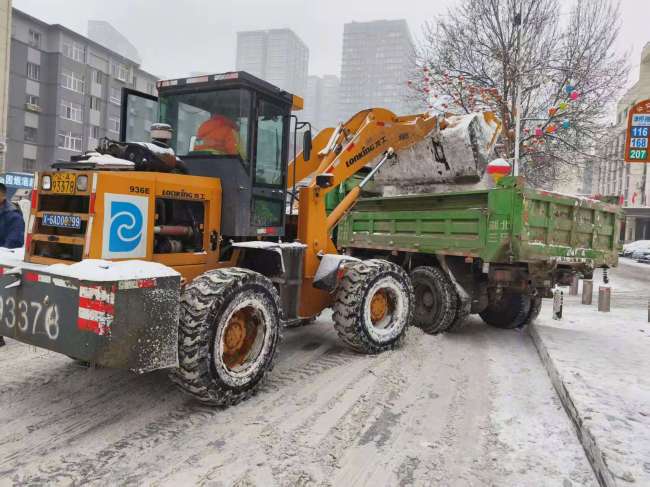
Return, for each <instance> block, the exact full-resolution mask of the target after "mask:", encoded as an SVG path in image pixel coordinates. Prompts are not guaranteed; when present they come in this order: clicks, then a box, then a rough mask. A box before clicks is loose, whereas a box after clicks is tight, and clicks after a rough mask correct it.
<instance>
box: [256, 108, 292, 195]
mask: <svg viewBox="0 0 650 487" xmlns="http://www.w3.org/2000/svg"><path fill="white" fill-rule="evenodd" d="M285 111H286V110H285ZM284 121H285V118H284V112H283V110H282V109H281V108H280V107H278V106H277V105H274V104H273V103H270V102H267V101H265V100H260V102H259V104H258V110H257V144H256V152H255V154H256V157H255V185H256V186H276V187H277V186H281V185H282V183H283V176H284V174H283V169H284V168H283V165H282V149H283V141H284Z"/></svg>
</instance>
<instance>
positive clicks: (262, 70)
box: [236, 29, 309, 97]
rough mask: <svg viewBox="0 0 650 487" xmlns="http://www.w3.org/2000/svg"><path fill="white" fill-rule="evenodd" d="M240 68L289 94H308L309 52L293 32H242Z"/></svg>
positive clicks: (239, 57)
mask: <svg viewBox="0 0 650 487" xmlns="http://www.w3.org/2000/svg"><path fill="white" fill-rule="evenodd" d="M236 65H237V71H247V72H248V73H250V74H252V75H255V76H257V77H258V78H262V79H264V80H266V81H268V82H269V83H272V84H274V85H276V86H278V87H280V88H282V89H283V90H286V91H288V92H289V93H292V94H294V95H298V96H302V97H304V96H305V94H306V91H307V68H308V66H309V49H308V48H307V46H306V45H305V43H304V42H303V41H302V40H301V39H300V37H298V36H297V35H296V34H295V33H294V32H293V31H292V30H291V29H271V30H253V31H246V32H238V33H237V61H236Z"/></svg>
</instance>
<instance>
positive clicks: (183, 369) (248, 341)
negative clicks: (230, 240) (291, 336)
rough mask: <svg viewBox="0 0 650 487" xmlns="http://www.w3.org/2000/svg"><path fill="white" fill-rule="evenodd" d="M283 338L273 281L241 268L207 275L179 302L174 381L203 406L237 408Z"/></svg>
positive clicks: (267, 366)
mask: <svg viewBox="0 0 650 487" xmlns="http://www.w3.org/2000/svg"><path fill="white" fill-rule="evenodd" d="M279 336H280V299H279V296H278V293H277V291H276V290H275V287H273V284H272V283H271V281H270V280H269V279H267V278H266V277H264V276H263V275H261V274H259V273H257V272H253V271H251V270H248V269H240V268H230V269H217V270H212V271H208V272H205V273H204V274H202V275H200V276H199V277H197V278H196V279H194V280H193V281H192V282H191V283H190V284H189V285H188V286H187V287H186V288H185V290H184V292H183V295H182V296H181V310H180V327H179V334H178V362H179V366H178V369H177V370H175V371H174V372H173V373H172V375H171V378H172V380H173V381H174V382H175V383H176V384H178V385H179V386H180V387H181V388H182V389H183V390H184V391H186V392H188V393H189V394H191V395H193V396H194V397H195V398H196V399H198V400H199V401H201V402H203V403H206V404H210V405H215V406H230V405H233V404H236V403H238V402H239V401H241V400H243V399H246V398H247V397H249V396H250V395H252V394H253V393H254V391H255V389H256V387H257V386H258V385H259V383H260V382H261V381H262V379H263V378H264V376H265V374H266V373H267V372H268V371H269V370H270V369H271V367H272V363H273V359H274V357H275V352H276V348H277V344H278V339H279Z"/></svg>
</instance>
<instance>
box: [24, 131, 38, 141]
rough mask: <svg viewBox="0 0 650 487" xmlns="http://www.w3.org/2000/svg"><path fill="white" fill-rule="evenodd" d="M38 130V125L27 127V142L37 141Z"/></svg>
mask: <svg viewBox="0 0 650 487" xmlns="http://www.w3.org/2000/svg"><path fill="white" fill-rule="evenodd" d="M37 138H38V131H37V130H36V127H25V142H36V141H37Z"/></svg>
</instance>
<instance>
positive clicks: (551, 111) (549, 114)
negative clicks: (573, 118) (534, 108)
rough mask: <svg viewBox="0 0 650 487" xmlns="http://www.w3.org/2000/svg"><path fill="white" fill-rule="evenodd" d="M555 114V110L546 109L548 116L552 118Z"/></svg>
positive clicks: (553, 108) (552, 108)
mask: <svg viewBox="0 0 650 487" xmlns="http://www.w3.org/2000/svg"><path fill="white" fill-rule="evenodd" d="M556 113H557V108H555V107H551V108H549V109H548V116H549V117H553V116H554V115H555V114H556Z"/></svg>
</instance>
